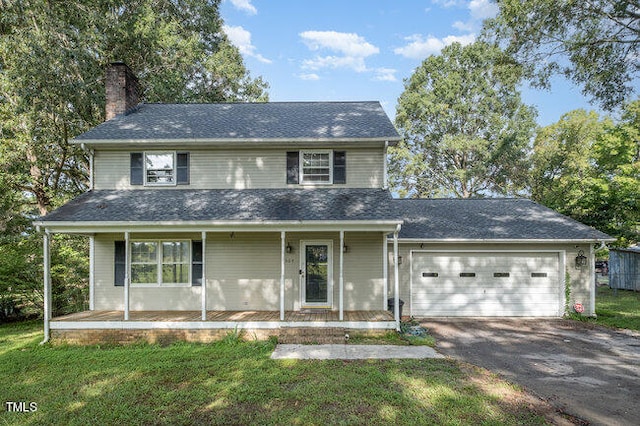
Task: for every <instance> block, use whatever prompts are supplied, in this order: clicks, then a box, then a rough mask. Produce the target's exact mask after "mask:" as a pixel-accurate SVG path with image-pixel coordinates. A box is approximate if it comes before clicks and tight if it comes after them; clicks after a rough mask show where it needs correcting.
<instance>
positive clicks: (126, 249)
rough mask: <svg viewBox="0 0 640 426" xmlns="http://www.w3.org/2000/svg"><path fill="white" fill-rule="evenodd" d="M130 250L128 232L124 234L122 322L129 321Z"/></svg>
mask: <svg viewBox="0 0 640 426" xmlns="http://www.w3.org/2000/svg"><path fill="white" fill-rule="evenodd" d="M130 255H131V253H130V248H129V232H125V233H124V265H125V266H124V320H125V321H128V320H129V287H130V286H129V284H130V282H129V281H130V279H129V276H130V272H131V271H130V269H131V267H130V263H131V262H130V260H131V259H130V258H129V256H130Z"/></svg>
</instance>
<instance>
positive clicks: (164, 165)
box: [144, 152, 176, 185]
mask: <svg viewBox="0 0 640 426" xmlns="http://www.w3.org/2000/svg"><path fill="white" fill-rule="evenodd" d="M175 164H176V158H175V152H145V153H144V168H145V185H175V184H176V179H175Z"/></svg>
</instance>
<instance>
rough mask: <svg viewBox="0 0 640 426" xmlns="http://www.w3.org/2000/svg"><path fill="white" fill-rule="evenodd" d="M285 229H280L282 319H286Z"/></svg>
mask: <svg viewBox="0 0 640 426" xmlns="http://www.w3.org/2000/svg"><path fill="white" fill-rule="evenodd" d="M285 237H286V233H285V231H280V321H284V253H285Z"/></svg>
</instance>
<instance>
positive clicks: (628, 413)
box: [422, 319, 640, 425]
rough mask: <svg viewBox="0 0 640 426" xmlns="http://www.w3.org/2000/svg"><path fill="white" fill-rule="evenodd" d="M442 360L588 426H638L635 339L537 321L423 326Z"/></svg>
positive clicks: (639, 343) (639, 376) (639, 370)
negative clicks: (508, 384)
mask: <svg viewBox="0 0 640 426" xmlns="http://www.w3.org/2000/svg"><path fill="white" fill-rule="evenodd" d="M422 325H423V326H424V327H426V328H427V329H429V331H430V333H431V335H433V336H434V337H435V338H436V340H437V346H436V349H437V350H438V351H439V352H440V353H442V354H444V355H447V356H451V357H453V358H457V359H461V360H463V361H466V362H469V363H471V364H475V365H478V366H481V367H484V368H487V369H489V370H491V371H494V372H495V373H498V374H500V375H501V376H503V377H504V378H506V379H508V380H510V381H512V382H515V383H518V384H520V385H522V386H523V387H525V388H526V389H527V390H529V391H530V392H532V393H534V394H536V395H538V396H539V397H541V398H543V399H545V400H547V401H548V402H549V403H551V404H552V405H553V406H555V407H556V408H558V409H559V410H560V411H562V412H564V413H566V414H569V415H571V416H574V417H577V418H578V419H581V420H584V421H586V423H588V424H602V425H637V424H640V333H634V332H628V331H624V330H623V331H614V330H609V329H606V328H603V327H598V326H594V325H592V324H587V323H580V322H576V321H565V320H559V319H557V320H540V319H535V320H534V319H499V320H497V319H493V320H487V319H446V320H442V319H437V320H431V319H425V320H423V321H422Z"/></svg>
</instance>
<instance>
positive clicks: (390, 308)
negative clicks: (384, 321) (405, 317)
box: [387, 297, 404, 318]
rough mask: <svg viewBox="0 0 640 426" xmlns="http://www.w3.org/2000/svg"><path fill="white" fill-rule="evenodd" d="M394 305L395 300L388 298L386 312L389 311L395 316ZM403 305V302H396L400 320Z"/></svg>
mask: <svg viewBox="0 0 640 426" xmlns="http://www.w3.org/2000/svg"><path fill="white" fill-rule="evenodd" d="M395 305H396V299H395V298H393V297H390V298H388V299H387V310H388V311H390V312H391V313H393V314H394V315H395V309H394V308H395ZM403 305H404V300H402V299H400V300H398V306H399V307H400V309H398V311H400V318H402V306H403Z"/></svg>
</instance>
